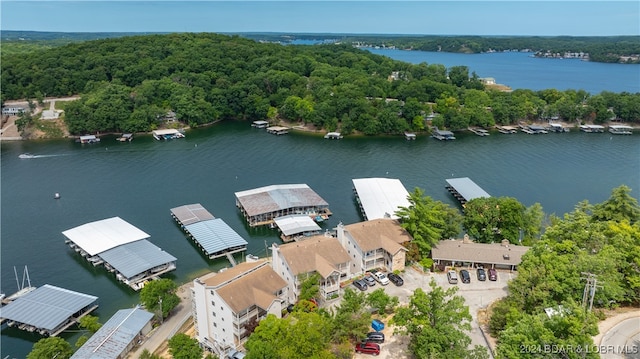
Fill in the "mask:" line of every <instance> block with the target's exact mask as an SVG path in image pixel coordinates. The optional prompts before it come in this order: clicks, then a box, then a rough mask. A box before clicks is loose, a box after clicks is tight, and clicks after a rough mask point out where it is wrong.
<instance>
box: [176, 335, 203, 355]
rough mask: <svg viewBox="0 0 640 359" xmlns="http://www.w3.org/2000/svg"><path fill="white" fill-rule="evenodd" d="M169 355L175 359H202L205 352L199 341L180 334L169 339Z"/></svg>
mask: <svg viewBox="0 0 640 359" xmlns="http://www.w3.org/2000/svg"><path fill="white" fill-rule="evenodd" d="M169 353H170V354H171V356H173V358H174V359H202V354H203V350H202V348H201V347H200V344H199V343H198V340H197V339H195V338H191V337H190V336H188V335H187V334H184V333H178V334H176V335H174V336H173V337H171V339H169Z"/></svg>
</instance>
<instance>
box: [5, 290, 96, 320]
mask: <svg viewBox="0 0 640 359" xmlns="http://www.w3.org/2000/svg"><path fill="white" fill-rule="evenodd" d="M97 300H98V297H95V296H92V295H88V294H83V293H78V292H74V291H72V290H68V289H64V288H59V287H56V286H53V285H49V284H45V285H43V286H42V287H39V288H36V289H35V290H33V291H31V292H29V293H27V294H25V295H24V296H22V297H19V298H18V299H16V300H15V301H13V302H11V303H9V304H7V305H6V306H4V307H2V308H0V318H2V319H7V320H10V321H14V322H18V323H23V324H28V325H31V326H34V327H36V328H38V329H46V330H48V331H53V330H55V329H56V328H58V327H59V326H61V325H63V324H64V323H65V322H67V320H68V319H69V317H71V316H73V315H74V314H75V313H77V312H79V311H81V310H82V309H84V308H86V307H88V306H90V305H92V304H93V303H95V302H96V301H97Z"/></svg>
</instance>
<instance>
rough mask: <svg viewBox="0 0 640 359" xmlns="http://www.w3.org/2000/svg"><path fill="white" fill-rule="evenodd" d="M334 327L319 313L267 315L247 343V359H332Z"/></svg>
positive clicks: (298, 312) (328, 319) (295, 312)
mask: <svg viewBox="0 0 640 359" xmlns="http://www.w3.org/2000/svg"><path fill="white" fill-rule="evenodd" d="M332 329H333V326H332V324H331V320H330V318H328V317H327V316H324V315H321V314H320V313H318V312H311V313H306V312H300V311H294V312H293V313H291V315H289V316H287V317H286V318H282V319H280V318H277V317H276V316H275V315H273V314H269V315H267V317H266V318H265V319H263V320H262V321H261V322H260V325H258V327H257V328H256V330H255V331H254V332H253V334H252V335H251V336H250V337H249V339H248V340H247V342H246V344H245V347H246V348H247V359H251V358H262V359H297V358H318V359H325V358H326V359H329V358H332V357H333V354H331V352H330V350H329V340H330V338H331V332H332Z"/></svg>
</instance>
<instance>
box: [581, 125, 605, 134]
mask: <svg viewBox="0 0 640 359" xmlns="http://www.w3.org/2000/svg"><path fill="white" fill-rule="evenodd" d="M580 131H582V132H587V133H601V132H604V126H601V125H580Z"/></svg>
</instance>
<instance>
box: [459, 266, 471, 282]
mask: <svg viewBox="0 0 640 359" xmlns="http://www.w3.org/2000/svg"><path fill="white" fill-rule="evenodd" d="M460 279H461V280H462V283H471V276H470V275H469V271H467V270H466V269H463V270H461V271H460Z"/></svg>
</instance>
